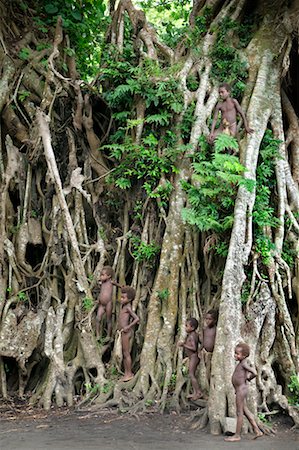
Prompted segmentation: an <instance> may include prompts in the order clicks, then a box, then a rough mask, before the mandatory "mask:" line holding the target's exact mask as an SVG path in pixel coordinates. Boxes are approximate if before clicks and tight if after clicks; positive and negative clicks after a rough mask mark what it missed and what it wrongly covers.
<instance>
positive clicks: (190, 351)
mask: <svg viewBox="0 0 299 450" xmlns="http://www.w3.org/2000/svg"><path fill="white" fill-rule="evenodd" d="M197 327H198V322H197V320H196V319H195V318H194V317H191V319H188V320H187V321H186V331H187V337H186V340H185V342H179V344H178V345H179V346H180V347H183V348H185V349H186V353H187V356H188V358H189V375H190V378H191V384H192V388H193V394H192V395H190V396H189V397H188V398H190V399H191V400H198V399H199V398H201V397H202V392H201V390H200V389H199V385H198V381H197V378H196V376H195V372H196V369H197V366H198V364H199V361H200V360H199V357H198V351H197V349H198V334H197V332H196V331H195V330H196V328H197Z"/></svg>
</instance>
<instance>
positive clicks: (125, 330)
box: [122, 305, 140, 333]
mask: <svg viewBox="0 0 299 450" xmlns="http://www.w3.org/2000/svg"><path fill="white" fill-rule="evenodd" d="M127 311H128V313H129V314H130V316H131V317H132V319H133V320H132V322H130V323H129V325H127V326H126V327H123V329H122V331H123V332H124V333H127V332H128V331H129V330H130V329H131V328H132V327H133V326H134V325H136V323H138V322H139V320H140V319H139V317H138V316H137V314H135V313H134V311H133V310H132V309H131V307H130V306H128V305H127Z"/></svg>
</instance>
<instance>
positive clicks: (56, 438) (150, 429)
mask: <svg viewBox="0 0 299 450" xmlns="http://www.w3.org/2000/svg"><path fill="white" fill-rule="evenodd" d="M187 419H188V416H176V415H164V416H160V415H159V414H147V415H143V416H139V417H131V416H128V415H117V414H113V413H107V414H101V415H92V416H91V415H90V414H89V415H88V414H80V413H74V412H71V413H70V412H68V411H65V412H64V413H62V414H61V413H60V414H59V415H58V414H57V413H53V414H49V415H47V414H45V413H40V414H37V415H35V416H34V415H29V416H28V418H27V419H26V418H18V417H16V416H15V417H13V416H12V417H10V418H7V417H6V418H3V419H0V449H1V450H29V449H30V450H45V449H55V450H67V449H73V450H77V449H78V450H79V449H80V450H81V449H94V450H96V449H97V450H98V449H102V450H120V449H121V450H149V449H151V450H182V449H183V450H184V449H188V450H199V449H202V450H226V449H230V448H236V449H238V450H247V449H248V450H249V449H250V450H299V433H298V432H296V431H294V430H291V429H290V426H286V424H284V425H283V426H282V425H281V424H279V423H278V424H277V425H276V426H277V427H278V432H277V434H276V436H271V437H270V436H264V437H262V438H260V439H258V440H256V441H253V440H252V436H251V435H246V436H244V438H243V439H242V441H241V442H239V443H227V442H224V440H223V436H211V435H210V434H208V433H207V432H205V431H198V430H189V429H188V427H189V425H188V422H187Z"/></svg>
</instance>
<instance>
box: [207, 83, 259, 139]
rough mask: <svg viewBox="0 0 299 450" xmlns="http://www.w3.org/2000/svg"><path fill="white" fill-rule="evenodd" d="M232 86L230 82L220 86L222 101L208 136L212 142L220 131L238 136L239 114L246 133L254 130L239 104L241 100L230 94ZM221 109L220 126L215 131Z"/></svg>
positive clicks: (216, 110) (218, 105)
mask: <svg viewBox="0 0 299 450" xmlns="http://www.w3.org/2000/svg"><path fill="white" fill-rule="evenodd" d="M230 92H231V88H230V85H229V84H228V83H222V84H221V85H220V86H219V96H220V98H221V102H218V103H217V105H216V108H215V112H214V117H213V122H212V127H211V133H210V135H209V138H208V142H209V143H210V144H212V143H213V142H214V140H215V138H216V136H217V135H218V134H220V133H226V134H229V135H230V136H233V137H234V136H236V133H237V114H240V116H241V117H242V119H243V122H244V127H245V131H246V133H253V130H252V129H251V128H249V126H248V123H247V120H246V117H245V114H244V112H243V110H242V108H241V106H240V105H239V102H238V101H237V100H236V99H235V98H232V97H231V96H230ZM219 111H220V113H221V124H220V127H219V128H218V129H217V130H216V131H215V126H216V122H217V119H218V114H219Z"/></svg>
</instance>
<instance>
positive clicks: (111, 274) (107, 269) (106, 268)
mask: <svg viewBox="0 0 299 450" xmlns="http://www.w3.org/2000/svg"><path fill="white" fill-rule="evenodd" d="M102 272H106V274H107V275H108V277H111V278H114V275H115V272H114V269H113V268H112V267H111V266H104V267H103V269H102Z"/></svg>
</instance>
